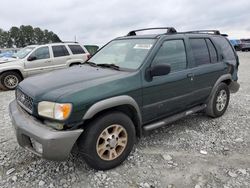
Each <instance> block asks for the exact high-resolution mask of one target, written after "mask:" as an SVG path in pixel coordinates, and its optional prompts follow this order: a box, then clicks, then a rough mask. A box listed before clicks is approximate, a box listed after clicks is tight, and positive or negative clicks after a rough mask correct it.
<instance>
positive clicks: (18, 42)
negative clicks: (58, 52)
mask: <svg viewBox="0 0 250 188" xmlns="http://www.w3.org/2000/svg"><path fill="white" fill-rule="evenodd" d="M52 42H61V40H60V38H59V37H58V36H57V35H56V34H55V33H53V32H52V31H48V30H47V29H45V30H42V29H40V28H39V27H35V28H33V27H32V26H30V25H27V26H24V25H21V26H20V27H15V26H14V27H11V28H10V30H9V31H4V30H3V29H1V28H0V48H22V47H25V46H27V45H32V44H45V43H52Z"/></svg>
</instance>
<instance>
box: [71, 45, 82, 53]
mask: <svg viewBox="0 0 250 188" xmlns="http://www.w3.org/2000/svg"><path fill="white" fill-rule="evenodd" d="M69 48H70V50H71V52H72V53H73V54H84V53H85V52H84V50H83V49H82V47H81V46H80V45H69Z"/></svg>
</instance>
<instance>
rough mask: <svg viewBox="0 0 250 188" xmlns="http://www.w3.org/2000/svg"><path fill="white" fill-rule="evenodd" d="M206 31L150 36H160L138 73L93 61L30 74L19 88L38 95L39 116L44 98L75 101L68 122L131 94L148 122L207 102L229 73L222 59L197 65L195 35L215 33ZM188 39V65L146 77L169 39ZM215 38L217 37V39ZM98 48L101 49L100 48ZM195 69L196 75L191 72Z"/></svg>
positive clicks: (57, 100)
mask: <svg viewBox="0 0 250 188" xmlns="http://www.w3.org/2000/svg"><path fill="white" fill-rule="evenodd" d="M211 36H212V35H206V34H201V35H199V34H195V35H192V34H174V35H159V36H155V35H152V36H151V35H150V36H144V37H145V38H156V43H155V45H154V46H153V47H152V48H151V50H150V52H149V54H148V55H147V57H146V59H145V60H144V62H143V65H142V66H141V67H140V68H139V70H136V71H133V72H126V71H117V70H112V69H109V68H99V67H98V68H96V67H91V66H89V65H82V66H81V67H73V68H69V69H65V70H59V71H55V72H51V73H47V74H44V75H38V76H35V77H31V78H28V79H26V80H24V81H23V82H21V83H20V85H19V87H20V88H21V90H23V91H24V92H25V93H26V94H28V95H30V96H31V97H32V98H33V99H34V105H35V106H34V112H33V115H34V116H36V117H38V118H40V117H39V116H38V113H37V110H36V109H37V104H38V103H39V102H40V101H54V102H59V103H64V102H67V103H68V102H70V103H72V104H73V112H72V114H71V116H70V118H69V119H67V120H66V121H65V124H67V125H70V126H71V125H74V124H79V123H80V122H81V121H82V118H83V116H84V114H85V112H86V111H87V110H88V109H89V108H90V107H91V106H92V105H93V104H95V103H96V102H98V101H101V100H104V99H107V98H111V97H115V96H120V95H128V96H131V97H132V98H133V99H134V100H135V101H136V102H137V104H138V106H139V108H140V110H141V115H142V122H143V124H146V123H149V122H151V121H154V120H157V119H159V118H162V117H166V116H169V115H172V114H174V113H177V112H180V111H183V110H185V109H188V108H190V107H193V106H195V105H198V104H202V103H205V101H206V100H207V98H208V97H209V94H210V92H211V90H212V88H213V86H214V84H215V82H216V81H217V80H218V78H219V77H220V76H222V75H223V74H226V73H227V70H226V68H227V65H226V63H225V62H223V61H222V59H221V58H220V54H221V51H220V49H219V48H218V47H216V48H217V51H218V55H219V62H218V63H216V64H208V65H204V66H200V67H196V66H195V64H194V60H193V56H192V51H191V48H190V45H189V37H202V38H211ZM127 38H129V39H133V38H136V39H137V38H143V37H142V36H133V37H131V36H130V37H123V38H119V40H120V39H127ZM172 39H182V40H184V43H185V48H186V54H187V69H186V70H183V71H179V72H175V73H170V74H168V75H164V76H159V77H154V78H152V80H151V81H148V80H146V72H147V70H148V69H149V68H150V67H151V66H153V65H152V61H153V58H154V56H155V54H156V53H157V51H158V50H159V48H160V46H161V44H162V43H163V42H164V41H166V40H172ZM211 40H213V39H211ZM97 53H98V52H97ZM188 74H193V75H194V77H193V80H191V78H190V77H188V76H187V75H188Z"/></svg>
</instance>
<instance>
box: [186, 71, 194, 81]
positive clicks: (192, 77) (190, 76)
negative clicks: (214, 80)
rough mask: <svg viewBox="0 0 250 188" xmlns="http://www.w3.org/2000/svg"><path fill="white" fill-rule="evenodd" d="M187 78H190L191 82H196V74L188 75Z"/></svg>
mask: <svg viewBox="0 0 250 188" xmlns="http://www.w3.org/2000/svg"><path fill="white" fill-rule="evenodd" d="M187 78H190V80H191V81H193V80H194V74H193V73H188V74H187Z"/></svg>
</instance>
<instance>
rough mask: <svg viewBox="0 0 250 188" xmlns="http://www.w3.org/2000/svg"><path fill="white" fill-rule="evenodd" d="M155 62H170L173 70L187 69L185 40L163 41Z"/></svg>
mask: <svg viewBox="0 0 250 188" xmlns="http://www.w3.org/2000/svg"><path fill="white" fill-rule="evenodd" d="M153 64H154V65H156V64H169V65H170V66H171V72H177V71H181V70H184V69H186V67H187V57H186V51H185V45H184V41H183V40H181V39H178V40H168V41H165V42H163V44H162V46H161V48H160V49H159V51H158V53H157V54H156V56H155V58H154V61H153Z"/></svg>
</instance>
